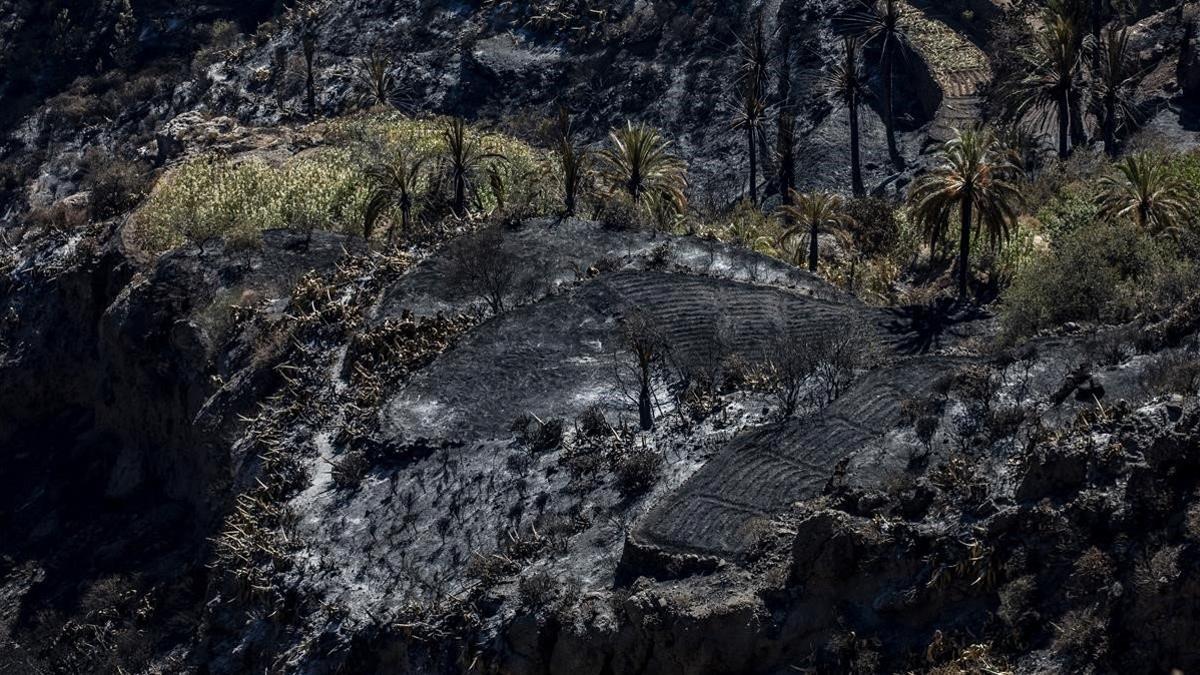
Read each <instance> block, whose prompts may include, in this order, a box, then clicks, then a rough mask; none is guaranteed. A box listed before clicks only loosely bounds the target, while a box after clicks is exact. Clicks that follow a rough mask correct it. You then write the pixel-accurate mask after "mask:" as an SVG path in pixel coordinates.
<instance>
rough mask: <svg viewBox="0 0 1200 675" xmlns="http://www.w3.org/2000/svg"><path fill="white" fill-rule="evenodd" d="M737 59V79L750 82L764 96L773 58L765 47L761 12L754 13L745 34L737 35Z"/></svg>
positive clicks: (764, 27)
mask: <svg viewBox="0 0 1200 675" xmlns="http://www.w3.org/2000/svg"><path fill="white" fill-rule="evenodd" d="M738 60H739V63H738V73H739V76H738V81H739V82H749V83H751V85H752V86H753V87H754V89H755V91H757V92H758V94H759V96H762V97H765V96H766V93H767V87H768V83H767V78H768V76H769V74H770V70H771V63H772V62H773V61H774V59H773V58H772V57H771V52H770V50H769V49H768V47H767V32H766V25H765V23H764V22H763V15H762V12H758V13H757V14H756V15H755V18H754V25H753V27H752V28H751V29H750V30H749V31H747V32H746V34H745V35H743V36H740V37H738Z"/></svg>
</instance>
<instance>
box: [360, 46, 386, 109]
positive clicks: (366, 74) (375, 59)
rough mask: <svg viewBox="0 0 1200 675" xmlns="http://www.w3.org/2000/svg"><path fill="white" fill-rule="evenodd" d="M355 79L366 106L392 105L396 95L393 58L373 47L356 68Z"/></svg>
mask: <svg viewBox="0 0 1200 675" xmlns="http://www.w3.org/2000/svg"><path fill="white" fill-rule="evenodd" d="M354 81H355V84H356V86H357V87H358V88H359V90H360V96H361V100H362V103H363V105H364V106H367V107H370V106H388V105H392V102H393V99H394V98H395V95H396V75H395V68H394V64H393V62H392V58H391V57H390V56H388V55H387V53H385V52H384V51H383V50H382V49H379V48H377V47H372V48H371V50H370V51H369V52H367V55H366V56H365V57H363V58H362V59H360V60H359V61H358V63H357V64H356V65H355V68H354Z"/></svg>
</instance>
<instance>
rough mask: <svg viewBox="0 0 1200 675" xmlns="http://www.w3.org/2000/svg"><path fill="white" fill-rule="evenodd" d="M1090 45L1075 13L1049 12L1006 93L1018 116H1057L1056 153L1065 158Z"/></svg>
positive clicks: (1014, 112) (1012, 109)
mask: <svg viewBox="0 0 1200 675" xmlns="http://www.w3.org/2000/svg"><path fill="white" fill-rule="evenodd" d="M1091 46H1092V41H1091V37H1090V36H1087V37H1085V36H1084V35H1083V33H1082V31H1081V30H1080V25H1079V23H1078V20H1077V19H1076V18H1075V17H1074V15H1072V14H1071V13H1068V12H1054V11H1051V12H1049V13H1048V14H1047V15H1046V18H1045V24H1044V26H1043V27H1042V29H1041V30H1040V31H1038V33H1037V35H1036V36H1035V37H1034V40H1033V44H1032V46H1031V48H1030V49H1029V50H1027V51H1026V52H1025V53H1024V54H1023V55H1022V58H1023V59H1024V61H1025V67H1026V73H1025V75H1024V76H1023V77H1021V78H1020V79H1018V80H1017V81H1016V82H1014V83H1013V84H1012V85H1010V87H1009V90H1008V92H1007V93H1006V97H1007V99H1008V101H1009V105H1010V106H1011V113H1012V115H1013V116H1014V117H1015V118H1017V119H1025V118H1027V117H1029V116H1031V115H1038V116H1040V117H1042V118H1043V119H1044V118H1045V117H1047V116H1049V115H1050V114H1052V113H1053V114H1055V115H1056V116H1057V121H1058V155H1059V157H1061V158H1064V159H1065V158H1066V157H1068V156H1070V154H1071V130H1072V120H1073V119H1078V118H1080V117H1081V115H1079V110H1078V101H1079V98H1080V96H1081V94H1082V89H1081V80H1082V74H1083V66H1084V59H1085V57H1086V55H1087V54H1088V52H1089V51H1090V49H1091ZM1076 126H1079V124H1078V123H1076Z"/></svg>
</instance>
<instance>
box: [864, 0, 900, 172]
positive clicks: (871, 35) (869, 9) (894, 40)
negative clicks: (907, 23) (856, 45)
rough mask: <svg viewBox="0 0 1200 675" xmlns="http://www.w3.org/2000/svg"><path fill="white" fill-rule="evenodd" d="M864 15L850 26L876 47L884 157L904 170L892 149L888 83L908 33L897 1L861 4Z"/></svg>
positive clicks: (891, 103) (893, 123)
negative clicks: (881, 82)
mask: <svg viewBox="0 0 1200 675" xmlns="http://www.w3.org/2000/svg"><path fill="white" fill-rule="evenodd" d="M863 8H864V11H863V12H861V13H860V14H858V15H856V16H854V17H852V18H851V19H850V24H851V26H852V28H854V29H855V30H856V31H857V32H858V33H859V35H860V36H861V37H862V39H863V45H864V46H866V45H868V44H871V43H872V42H878V43H879V59H880V60H879V66H880V69H881V70H882V76H883V122H884V126H885V127H886V128H887V144H888V156H889V157H890V158H891V160H892V164H893V165H895V166H896V168H903V167H904V158H903V157H901V156H900V150H899V148H898V147H897V146H896V115H895V106H894V96H893V94H892V79H893V73H894V71H895V64H896V58H897V57H899V56H901V55H903V54H904V50H905V49H907V48H908V45H909V41H908V33H906V32H905V29H904V26H903V25H902V24H901V23H900V19H901V16H900V2H899V0H870V1H869V2H863Z"/></svg>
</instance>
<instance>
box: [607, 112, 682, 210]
mask: <svg viewBox="0 0 1200 675" xmlns="http://www.w3.org/2000/svg"><path fill="white" fill-rule="evenodd" d="M609 141H610V147H608V148H606V149H605V150H604V151H603V152H601V153H600V159H601V161H602V162H603V165H604V166H603V176H604V178H605V179H606V180H607V182H608V184H609V185H610V187H611V188H612V189H613V190H616V191H623V192H625V193H626V194H628V195H629V197H630V199H632V200H633V202H634V203H635V204H640V203H641V202H642V200H643V199H644V198H646V197H647V196H648V195H650V194H658V195H659V196H661V197H663V198H665V199H668V200H669V201H671V202H673V203H674V204H676V205H677V206H678V208H679V209H680V210H682V209H683V207H684V205H685V204H686V198H685V197H684V194H683V192H684V189H685V188H686V187H687V180H686V168H685V165H684V163H683V161H682V160H680V159H679V158H677V157H675V156H674V155H672V154H671V151H670V148H671V144H670V142H669V141H667V140H666V139H664V138H663V137H662V134H660V133H659V132H658V131H657V130H656V129H654V128H653V127H651V126H649V125H646V124H640V123H639V124H634V123H633V122H628V123H626V125H625V126H623V127H620V128H617V129H613V131H612V133H610V134H609Z"/></svg>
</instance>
